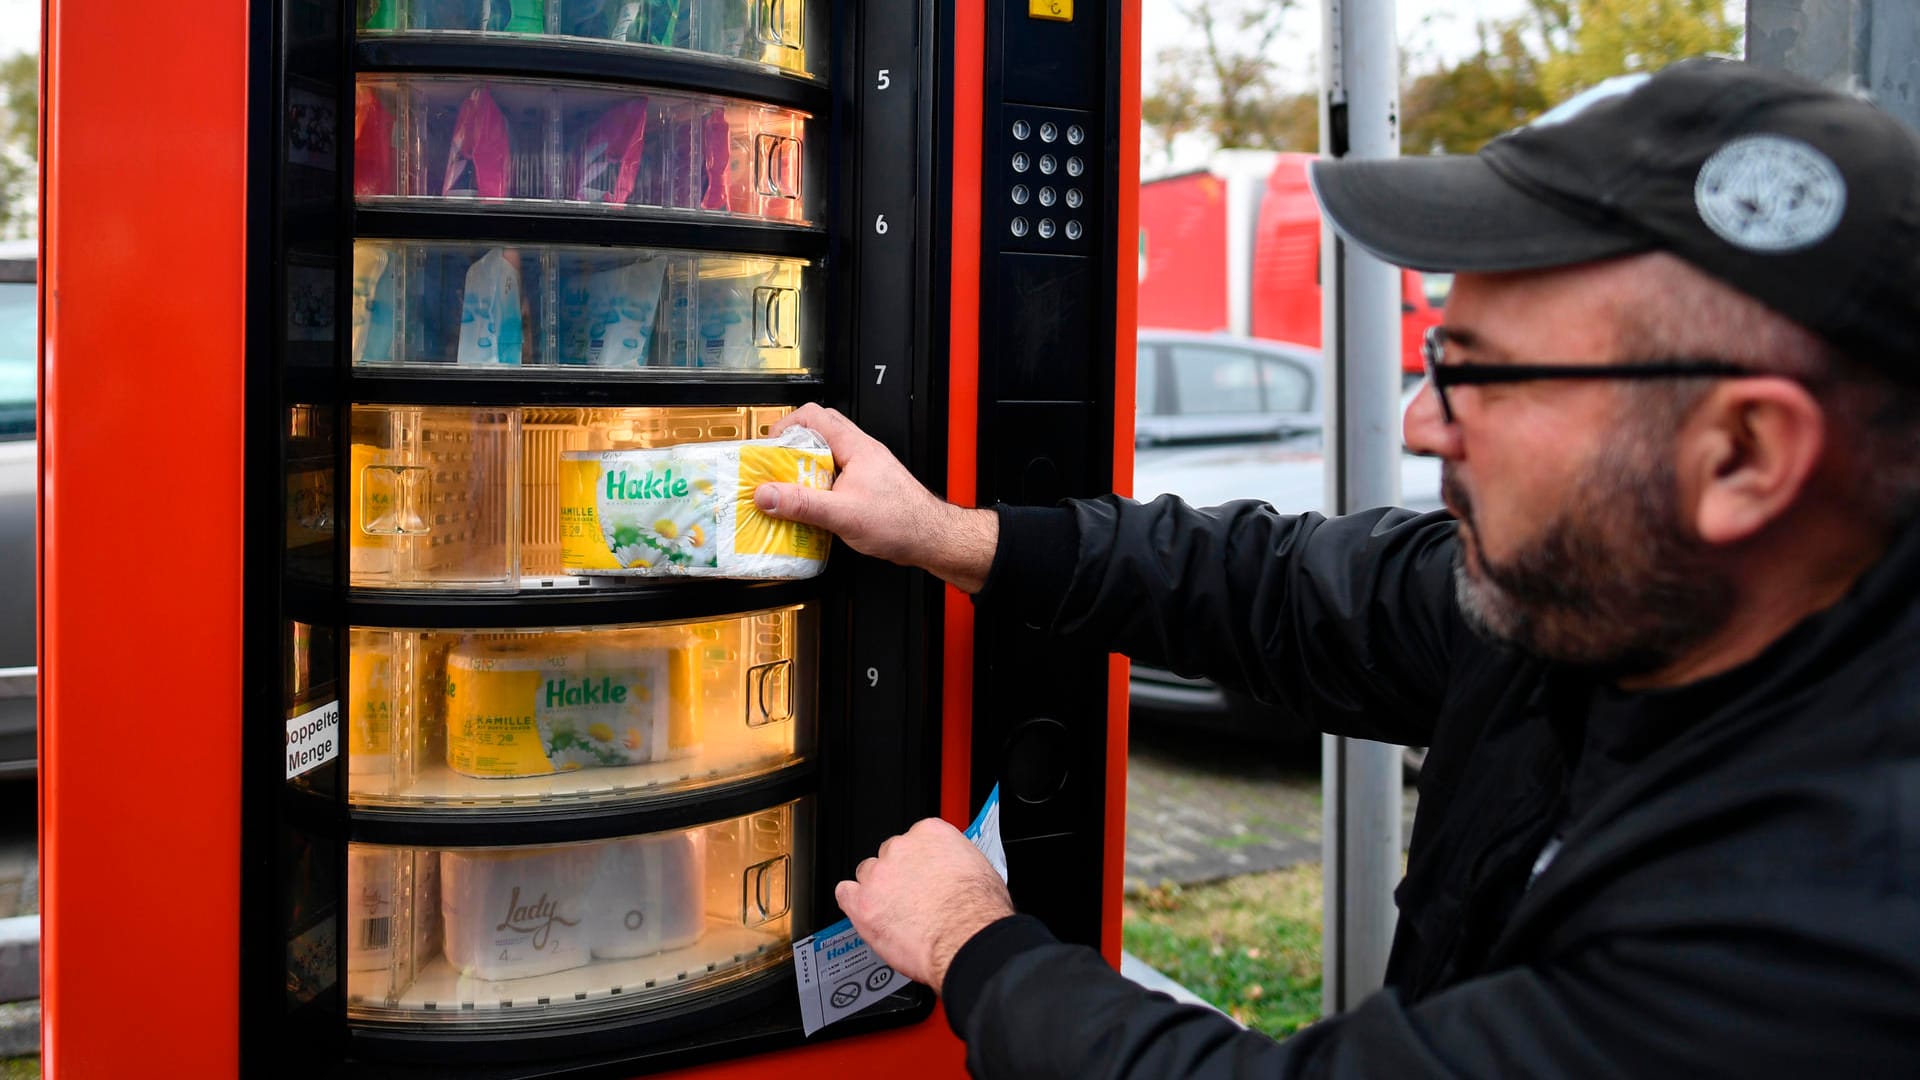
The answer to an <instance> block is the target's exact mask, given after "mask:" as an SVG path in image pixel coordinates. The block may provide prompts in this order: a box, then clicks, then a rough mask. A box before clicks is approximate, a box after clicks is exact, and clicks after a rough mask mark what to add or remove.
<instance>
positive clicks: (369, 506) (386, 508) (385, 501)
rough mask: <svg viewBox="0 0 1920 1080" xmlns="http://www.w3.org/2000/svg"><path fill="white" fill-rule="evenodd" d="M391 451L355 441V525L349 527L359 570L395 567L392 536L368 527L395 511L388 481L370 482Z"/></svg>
mask: <svg viewBox="0 0 1920 1080" xmlns="http://www.w3.org/2000/svg"><path fill="white" fill-rule="evenodd" d="M387 458H388V454H387V452H386V451H385V450H382V449H380V448H379V447H377V446H374V445H371V444H369V443H354V444H353V445H352V447H351V453H350V454H349V458H348V475H349V477H350V480H349V485H348V488H347V490H348V494H349V498H348V501H349V503H351V504H352V505H351V510H350V512H351V514H352V527H351V528H349V529H348V530H347V548H348V553H349V556H350V561H351V562H352V567H353V572H354V573H356V574H384V573H386V572H388V571H389V570H391V569H392V568H393V548H392V546H391V545H392V541H391V539H390V538H389V537H388V536H386V535H383V534H381V533H376V532H370V531H368V527H367V526H368V522H369V521H372V522H376V523H377V522H379V521H381V520H383V519H386V518H391V517H392V516H393V512H394V506H393V490H392V488H391V486H389V485H386V484H376V485H374V488H373V489H372V490H369V489H368V487H367V484H368V482H369V477H370V474H371V473H372V472H373V471H374V470H373V466H376V465H385V464H386V463H387Z"/></svg>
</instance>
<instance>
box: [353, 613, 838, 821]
mask: <svg viewBox="0 0 1920 1080" xmlns="http://www.w3.org/2000/svg"><path fill="white" fill-rule="evenodd" d="M817 632H818V631H817V628H816V626H815V616H814V614H813V612H812V610H811V609H810V608H783V609H779V610H775V611H765V612H759V613H754V614H747V615H739V616H733V617H729V618H721V619H707V620H700V621H694V622H684V623H670V624H662V625H652V626H612V627H594V628H582V629H569V630H538V631H481V630H439V631H429V630H388V629H377V628H372V627H355V628H354V630H353V632H352V637H351V642H352V650H351V657H350V668H351V679H350V682H349V686H348V689H347V700H346V702H345V707H346V715H347V718H348V730H347V733H346V734H347V746H348V750H349V753H348V761H349V774H350V787H351V799H352V802H353V803H354V804H355V805H358V806H366V807H437V808H442V809H446V810H449V811H451V812H455V813H479V812H483V811H485V810H487V809H490V808H499V807H508V806H512V807H523V808H525V807H531V808H533V809H539V810H555V811H566V810H569V809H570V808H577V807H578V806H579V805H581V804H583V803H589V802H633V801H637V800H644V799H648V798H655V797H659V796H663V795H670V794H675V793H681V792H686V791H689V790H696V789H701V788H708V787H713V786H715V785H720V784H727V783H733V782H736V781H738V780H741V779H744V778H747V777H750V776H755V775H760V774H762V773H765V772H767V771H769V770H772V769H777V768H779V767H781V766H784V765H787V764H790V763H791V762H793V761H795V760H797V759H798V758H799V757H800V756H801V755H803V754H805V753H806V752H807V751H808V750H809V749H810V746H811V736H810V734H808V732H809V731H810V727H809V726H808V725H809V724H810V721H809V720H808V717H809V716H810V710H811V702H812V693H813V689H812V687H813V681H812V680H813V672H812V671H811V670H809V669H806V668H804V667H803V666H802V665H803V663H804V662H805V661H804V659H803V657H802V654H801V651H800V650H801V642H802V641H803V640H810V639H811V636H812V635H814V634H816V633H817Z"/></svg>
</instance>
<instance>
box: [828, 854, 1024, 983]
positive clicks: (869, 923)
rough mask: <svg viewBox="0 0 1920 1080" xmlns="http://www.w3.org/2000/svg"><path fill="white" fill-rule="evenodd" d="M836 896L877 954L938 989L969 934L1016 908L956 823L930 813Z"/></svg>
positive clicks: (864, 865) (865, 865)
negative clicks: (930, 815)
mask: <svg viewBox="0 0 1920 1080" xmlns="http://www.w3.org/2000/svg"><path fill="white" fill-rule="evenodd" d="M853 876H854V878H855V880H853V881H843V882H841V883H840V884H839V885H837V886H835V887H834V890H833V898H834V899H835V900H838V901H839V902H840V910H842V911H844V912H846V913H847V918H849V919H851V920H853V927H854V929H856V930H858V931H860V936H861V937H863V938H865V939H867V944H869V945H871V946H873V949H874V951H875V952H877V953H879V954H880V959H882V960H885V961H886V962H887V963H888V964H890V965H892V966H893V969H894V970H895V971H898V972H900V973H901V974H902V975H905V976H906V977H907V978H909V979H912V980H913V981H914V982H917V983H924V984H926V985H927V986H931V987H933V988H934V990H935V991H938V990H939V989H940V986H941V984H942V983H944V982H945V981H946V978H947V966H948V965H949V964H951V963H953V954H954V953H957V952H959V951H960V946H962V945H965V944H966V943H967V941H968V939H970V938H972V937H973V935H975V934H977V933H979V932H980V931H981V930H983V929H985V928H986V927H987V925H988V924H989V923H992V922H994V921H996V920H998V919H1001V918H1003V917H1005V916H1007V915H1011V914H1013V898H1012V897H1010V896H1008V895H1007V886H1006V883H1005V882H1002V881H1001V880H1000V875H999V874H997V873H995V872H994V869H993V866H992V864H990V863H988V862H987V857H986V856H985V855H982V854H980V849H979V848H976V847H974V846H973V841H971V840H968V839H967V838H966V836H965V835H964V834H962V833H961V832H960V830H959V829H956V828H954V827H953V826H951V825H949V824H947V823H946V822H944V821H941V820H940V819H939V818H927V819H926V820H925V821H922V822H920V823H919V824H917V825H915V826H914V827H913V828H911V829H909V830H907V832H906V833H905V834H904V835H901V836H896V837H893V838H892V839H890V840H888V841H887V842H885V843H883V844H881V845H880V854H879V856H878V857H877V858H872V859H866V860H863V861H862V862H861V863H860V865H859V866H857V867H855V868H854V871H853Z"/></svg>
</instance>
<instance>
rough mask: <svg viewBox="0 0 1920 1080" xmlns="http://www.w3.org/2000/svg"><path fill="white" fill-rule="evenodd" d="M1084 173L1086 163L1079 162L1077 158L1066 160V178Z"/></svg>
mask: <svg viewBox="0 0 1920 1080" xmlns="http://www.w3.org/2000/svg"><path fill="white" fill-rule="evenodd" d="M1086 171H1087V164H1086V162H1084V161H1081V160H1080V159H1079V158H1077V157H1070V158H1068V159H1067V175H1068V176H1079V175H1080V174H1081V173H1083V172H1086Z"/></svg>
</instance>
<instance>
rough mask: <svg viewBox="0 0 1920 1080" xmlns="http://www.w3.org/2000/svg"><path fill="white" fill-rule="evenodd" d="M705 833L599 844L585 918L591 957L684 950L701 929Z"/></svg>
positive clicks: (647, 837)
mask: <svg viewBox="0 0 1920 1080" xmlns="http://www.w3.org/2000/svg"><path fill="white" fill-rule="evenodd" d="M706 839H707V838H706V834H705V833H701V832H692V833H671V834H667V835H663V836H636V837H630V838H627V839H623V840H613V841H610V842H608V843H606V844H603V845H601V847H602V849H603V850H602V855H601V858H600V877H599V880H598V881H596V882H595V884H594V888H593V900H592V903H591V905H590V908H591V910H590V912H589V915H588V920H589V921H590V922H591V923H592V938H593V958H594V959H596V960H619V959H627V958H630V957H636V956H651V955H653V954H654V953H658V952H665V951H667V950H669V949H680V948H685V947H686V946H688V945H691V944H693V943H694V942H696V941H698V940H700V935H701V934H702V933H704V932H705V931H706V924H707V919H706V911H705V896H704V894H705V891H706V881H707V846H706Z"/></svg>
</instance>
